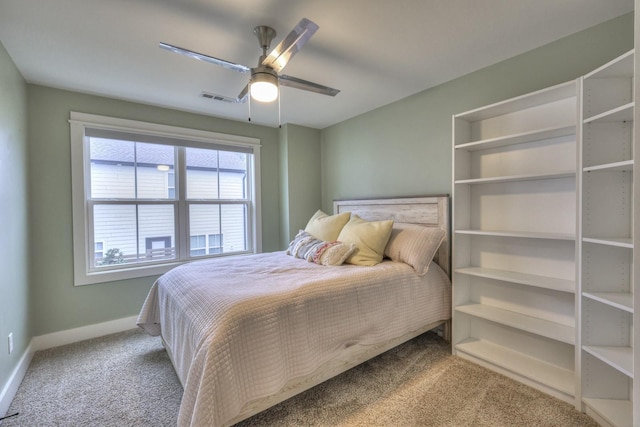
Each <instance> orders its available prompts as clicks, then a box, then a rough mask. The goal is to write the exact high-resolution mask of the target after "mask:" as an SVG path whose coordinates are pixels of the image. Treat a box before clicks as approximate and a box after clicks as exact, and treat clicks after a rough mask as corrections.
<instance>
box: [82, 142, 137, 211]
mask: <svg viewBox="0 0 640 427" xmlns="http://www.w3.org/2000/svg"><path fill="white" fill-rule="evenodd" d="M134 144H135V143H133V142H130V141H118V140H114V139H103V138H89V151H90V160H91V166H90V168H91V197H92V198H94V199H95V198H133V197H135V189H136V187H135V176H134V169H133V165H134V162H135V153H134Z"/></svg>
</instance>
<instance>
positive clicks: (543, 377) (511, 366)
mask: <svg viewBox="0 0 640 427" xmlns="http://www.w3.org/2000/svg"><path fill="white" fill-rule="evenodd" d="M455 348H456V351H458V352H462V353H466V354H468V355H470V356H473V357H476V358H478V359H481V360H484V361H486V362H489V363H491V364H494V365H497V366H499V367H501V368H503V369H506V370H508V371H511V372H513V373H515V374H518V375H520V376H523V377H525V378H528V379H530V380H533V381H535V382H538V383H541V384H544V385H545V386H547V387H550V388H553V389H555V390H559V391H561V392H563V393H566V394H568V395H570V396H573V395H574V393H575V382H574V373H573V371H570V370H568V369H565V368H561V367H559V366H556V365H552V364H550V363H547V362H544V361H542V360H540V359H536V358H534V357H531V356H529V355H526V354H523V353H520V352H518V351H515V350H512V349H510V348H507V347H504V346H501V345H498V344H494V343H492V342H489V341H485V340H476V339H473V338H469V339H467V340H465V341H463V342H461V343H460V344H457V345H456V346H455Z"/></svg>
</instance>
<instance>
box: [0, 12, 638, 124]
mask: <svg viewBox="0 0 640 427" xmlns="http://www.w3.org/2000/svg"><path fill="white" fill-rule="evenodd" d="M633 3H634V2H633V0H0V42H2V44H3V45H4V46H5V48H6V50H7V51H8V52H9V55H10V56H11V58H12V59H13V61H14V62H15V64H16V66H17V67H18V69H19V70H20V72H21V73H22V75H23V76H24V78H25V79H26V81H27V82H29V83H35V84H41V85H45V86H51V87H56V88H62V89H69V90H73V91H77V92H85V93H91V94H97V95H104V96H108V97H111V98H118V99H124V100H131V101H136V102H142V103H146V104H151V105H157V106H163V107H168V108H174V109H178V110H185V111H191V112H196V113H202V114H207V115H212V116H219V117H224V118H229V119H236V120H246V119H247V117H248V114H249V111H248V106H247V104H227V103H223V102H219V101H213V100H207V99H205V98H202V97H201V96H200V94H201V92H203V91H206V92H210V93H215V94H221V95H225V96H229V97H235V96H237V94H238V93H239V92H240V90H241V89H242V88H243V87H244V86H245V84H246V83H247V81H248V78H249V76H248V75H247V74H240V73H237V72H234V71H231V70H228V69H224V68H222V67H218V66H215V65H212V64H209V63H206V62H202V61H197V60H194V59H191V58H188V57H186V56H182V55H177V54H175V53H171V52H167V51H165V50H162V49H160V48H158V43H159V42H160V41H162V42H166V43H169V44H174V45H177V46H181V47H184V48H187V49H190V50H193V51H197V52H200V53H204V54H206V55H210V56H215V57H217V58H222V59H225V60H227V61H231V62H235V63H240V64H244V65H247V66H250V67H254V66H256V65H257V60H258V57H259V56H260V54H261V49H260V48H259V46H258V42H257V39H256V37H255V36H254V35H253V28H254V27H255V26H257V25H269V26H271V27H273V28H275V30H276V32H277V35H276V38H275V40H274V42H273V43H272V47H274V46H275V45H276V44H277V43H278V42H279V41H280V40H281V39H282V38H283V37H284V36H285V35H286V34H287V33H288V32H289V31H290V30H291V29H292V28H293V27H294V26H295V25H296V24H297V23H298V22H299V21H300V19H301V18H303V17H305V18H308V19H311V20H312V21H314V22H315V23H316V24H318V25H319V26H320V29H319V30H318V31H317V32H316V33H315V35H314V36H313V37H312V38H311V39H310V40H309V41H308V42H307V44H306V45H305V46H304V47H303V48H302V50H301V51H300V52H298V54H297V55H296V56H295V57H294V58H292V59H291V61H290V62H289V64H288V65H287V66H286V68H285V69H284V70H283V73H284V74H288V75H292V76H295V77H299V78H302V79H305V80H310V81H313V82H316V83H320V84H323V85H327V86H331V87H334V88H338V89H341V92H340V93H339V94H338V95H337V96H336V97H335V98H332V97H328V96H323V95H318V94H315V93H311V92H306V91H301V90H296V89H292V88H288V87H285V88H282V90H281V117H282V123H295V124H299V125H303V126H309V127H314V128H320V129H321V128H324V127H327V126H330V125H332V124H335V123H338V122H340V121H343V120H345V119H348V118H350V117H354V116H356V115H359V114H362V113H365V112H367V111H370V110H373V109H375V108H377V107H380V106H383V105H385V104H388V103H391V102H393V101H396V100H398V99H401V98H404V97H406V96H409V95H412V94H414V93H417V92H420V91H422V90H424V89H427V88H429V87H433V86H435V85H438V84H440V83H443V82H446V81H448V80H451V79H453V78H455V77H459V76H461V75H464V74H467V73H469V72H472V71H474V70H477V69H480V68H483V67H485V66H488V65H491V64H494V63H496V62H499V61H501V60H504V59H507V58H509V57H512V56H515V55H517V54H520V53H523V52H526V51H528V50H531V49H533V48H536V47H538V46H542V45H544V44H546V43H549V42H551V41H553V40H556V39H558V38H561V37H563V36H566V35H569V34H572V33H575V32H577V31H580V30H582V29H585V28H588V27H591V26H593V25H596V24H598V23H600V22H604V21H606V20H609V19H612V18H614V17H616V16H619V15H622V14H624V13H626V12H630V11H632V10H633ZM251 108H252V111H251V116H252V122H255V123H260V124H266V125H268V126H277V124H278V105H277V103H273V104H268V105H259V104H257V103H255V102H254V103H252V105H251Z"/></svg>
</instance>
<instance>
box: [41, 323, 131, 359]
mask: <svg viewBox="0 0 640 427" xmlns="http://www.w3.org/2000/svg"><path fill="white" fill-rule="evenodd" d="M137 320H138V316H131V317H125V318H122V319H116V320H110V321H108V322H103V323H96V324H94V325H88V326H81V327H79V328H73V329H67V330H66V331H60V332H53V333H51V334H46V335H40V336H37V337H33V339H32V340H31V344H32V346H33V350H34V351H38V350H46V349H48V348H53V347H59V346H61V345H67V344H72V343H74V342H78V341H84V340H88V339H91V338H98V337H102V336H105V335H109V334H115V333H117V332H122V331H126V330H129V329H133V328H135V327H136V321H137Z"/></svg>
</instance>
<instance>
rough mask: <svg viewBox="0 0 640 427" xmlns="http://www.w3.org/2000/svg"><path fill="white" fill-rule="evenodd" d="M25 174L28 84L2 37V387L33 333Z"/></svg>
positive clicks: (0, 132)
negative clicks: (10, 345)
mask: <svg viewBox="0 0 640 427" xmlns="http://www.w3.org/2000/svg"><path fill="white" fill-rule="evenodd" d="M27 176H28V175H27V84H26V83H25V81H24V79H23V78H22V76H21V75H20V73H19V72H18V69H17V68H16V67H15V65H14V63H13V61H12V60H11V58H10V57H9V55H8V54H7V51H6V50H5V48H4V46H3V45H2V43H0V182H1V183H2V185H0V201H2V208H1V209H0V224H1V225H2V232H0V277H1V278H0V392H1V391H2V388H3V387H4V385H5V383H6V380H7V379H8V378H9V376H10V375H11V373H12V372H13V371H14V369H15V368H16V367H17V365H18V361H19V359H20V357H22V355H23V354H24V352H25V350H26V348H27V346H28V345H29V340H30V339H31V322H30V320H29V319H30V316H29V313H30V310H29V267H28V262H29V256H28V241H29V228H28V209H27V207H28V200H27V185H28V184H27V183H28V179H27ZM11 332H13V337H14V349H13V353H12V354H8V351H7V337H8V336H9V333H11ZM0 415H2V411H0Z"/></svg>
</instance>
